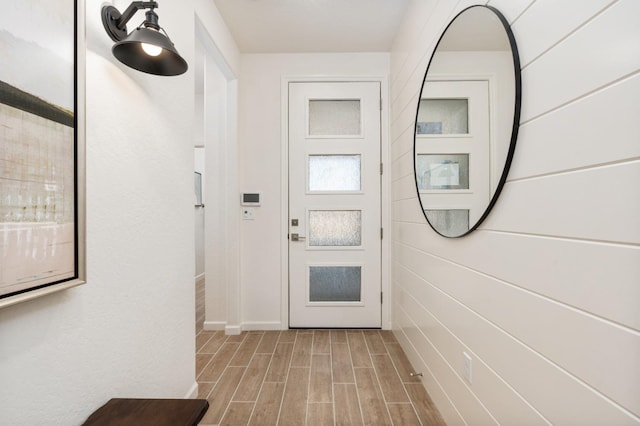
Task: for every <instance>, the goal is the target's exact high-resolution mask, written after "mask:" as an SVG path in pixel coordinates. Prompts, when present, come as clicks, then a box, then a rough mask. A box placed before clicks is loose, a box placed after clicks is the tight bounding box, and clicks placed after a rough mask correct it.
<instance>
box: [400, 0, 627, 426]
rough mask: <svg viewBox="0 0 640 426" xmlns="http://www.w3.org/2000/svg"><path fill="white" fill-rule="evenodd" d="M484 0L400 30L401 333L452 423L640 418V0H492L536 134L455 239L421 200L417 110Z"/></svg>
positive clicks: (411, 14)
mask: <svg viewBox="0 0 640 426" xmlns="http://www.w3.org/2000/svg"><path fill="white" fill-rule="evenodd" d="M478 3H479V2H477V1H476V2H473V1H467V0H460V1H457V0H439V1H436V0H416V1H414V2H413V3H412V5H411V7H410V10H409V11H408V13H407V17H406V19H405V23H404V26H403V29H402V31H401V33H400V34H399V35H398V36H397V38H396V41H395V43H394V48H393V51H392V56H391V102H392V104H391V105H392V106H391V111H392V118H391V141H392V147H391V150H392V159H393V167H392V181H393V183H392V198H393V203H392V205H393V213H392V215H393V216H392V217H393V232H392V238H393V252H392V253H393V254H392V255H393V266H392V270H393V284H392V285H393V289H394V291H393V325H394V330H395V332H396V335H397V336H398V338H399V340H400V341H401V343H402V344H403V347H404V349H405V351H406V352H407V354H408V355H409V357H410V359H411V361H412V363H413V364H414V367H415V368H416V370H420V371H423V373H424V384H425V387H426V388H427V390H428V391H429V393H430V394H431V395H432V397H433V399H434V401H435V402H436V404H437V406H438V408H439V409H440V411H441V412H442V414H443V416H444V418H445V419H446V420H447V422H448V423H449V424H463V423H468V424H492V423H500V424H507V425H508V424H511V425H513V424H518V425H522V424H544V423H553V424H572V425H589V424H593V425H605V424H606V425H621V424H638V423H640V332H639V331H640V124H639V123H640V72H639V70H640V25H639V24H638V22H640V21H639V19H640V1H638V0H617V1H612V0H494V1H489V2H486V4H488V5H491V6H494V7H496V8H498V9H499V10H501V11H502V13H503V14H504V15H505V17H506V18H507V20H508V21H509V22H510V23H511V25H512V29H513V32H514V35H515V38H516V41H517V43H518V47H519V50H520V58H521V62H522V83H523V98H522V120H521V127H520V135H519V137H518V143H517V148H516V153H515V158H514V161H513V165H512V168H511V172H510V174H509V179H508V182H507V184H506V186H505V188H504V190H503V193H502V195H501V198H500V199H499V200H498V203H497V205H496V206H495V208H494V210H493V211H492V214H491V215H490V216H489V218H488V219H487V220H486V221H485V222H484V224H483V225H482V226H481V227H480V228H479V230H478V231H476V232H474V233H472V234H471V235H470V236H467V237H464V238H461V239H445V238H443V237H440V236H438V235H436V233H435V232H433V231H432V230H431V229H430V228H429V226H428V225H427V223H426V221H425V219H424V217H423V215H422V213H421V211H420V206H419V203H418V200H417V197H416V193H415V184H414V177H413V159H412V155H413V153H412V144H413V120H414V117H415V109H416V105H417V97H418V94H419V90H420V85H421V83H422V81H421V80H422V78H423V74H424V71H425V69H426V66H427V64H428V61H429V58H430V56H431V53H432V51H433V48H434V46H435V43H436V42H437V40H438V37H439V35H440V34H441V32H442V31H443V29H444V28H445V26H446V25H447V23H448V22H449V21H450V20H451V19H452V18H453V17H454V16H455V15H456V14H457V13H458V12H459V11H461V10H462V9H464V8H465V7H467V6H470V5H472V4H478ZM482 4H485V3H484V2H483V3H482ZM463 352H467V353H468V354H470V355H471V357H472V360H473V380H472V384H469V383H467V382H466V381H465V379H464V378H463V377H464V361H463Z"/></svg>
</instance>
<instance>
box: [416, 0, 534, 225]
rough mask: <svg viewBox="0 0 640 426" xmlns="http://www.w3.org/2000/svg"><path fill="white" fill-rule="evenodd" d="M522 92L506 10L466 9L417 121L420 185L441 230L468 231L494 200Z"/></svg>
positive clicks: (444, 43)
mask: <svg viewBox="0 0 640 426" xmlns="http://www.w3.org/2000/svg"><path fill="white" fill-rule="evenodd" d="M520 90H521V89H520V61H519V59H518V51H517V48H516V44H515V40H514V38H513V34H512V32H511V30H510V28H509V25H508V23H507V22H506V20H505V19H504V17H503V16H502V14H500V12H498V11H497V10H496V9H495V8H492V7H489V6H471V7H469V8H467V9H465V10H463V11H462V12H460V13H459V14H458V15H457V16H456V17H455V18H454V19H453V20H452V21H451V23H450V24H449V26H448V27H447V29H446V30H445V32H444V34H443V35H442V37H441V38H440V40H439V41H438V44H437V46H436V49H435V51H434V53H433V55H432V56H431V60H430V61H429V66H428V68H427V72H426V73H425V78H424V81H423V85H422V90H421V93H420V100H419V102H418V109H417V113H416V123H415V140H414V169H415V178H416V188H417V190H418V195H419V199H420V204H421V206H422V210H423V212H424V215H425V217H426V218H427V221H428V222H429V224H430V225H431V227H432V228H433V229H434V230H435V231H436V232H438V233H439V234H441V235H443V236H446V237H460V236H463V235H466V234H468V233H469V232H471V231H473V230H474V229H475V228H477V227H478V225H479V224H480V223H481V222H482V220H484V218H485V217H486V216H487V215H488V213H489V211H490V210H491V207H493V205H494V204H495V202H496V199H497V198H498V195H499V193H500V190H501V189H502V186H503V185H504V182H505V180H506V177H507V173H508V171H509V166H510V164H511V159H512V157H513V151H514V149H515V142H516V138H517V133H518V123H519V121H520Z"/></svg>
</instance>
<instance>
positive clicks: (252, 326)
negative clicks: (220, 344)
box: [242, 321, 287, 331]
mask: <svg viewBox="0 0 640 426" xmlns="http://www.w3.org/2000/svg"><path fill="white" fill-rule="evenodd" d="M242 329H243V330H246V331H263V330H286V329H287V327H282V323H281V322H280V321H256V322H243V323H242Z"/></svg>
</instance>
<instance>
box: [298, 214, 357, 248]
mask: <svg viewBox="0 0 640 426" xmlns="http://www.w3.org/2000/svg"><path fill="white" fill-rule="evenodd" d="M361 244H362V211H360V210H311V211H309V245H310V246H360V245H361Z"/></svg>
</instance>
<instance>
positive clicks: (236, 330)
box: [224, 325, 242, 336]
mask: <svg viewBox="0 0 640 426" xmlns="http://www.w3.org/2000/svg"><path fill="white" fill-rule="evenodd" d="M241 332H242V326H241V325H227V326H225V328H224V334H226V335H227V336H237V335H238V334H240V333H241Z"/></svg>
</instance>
